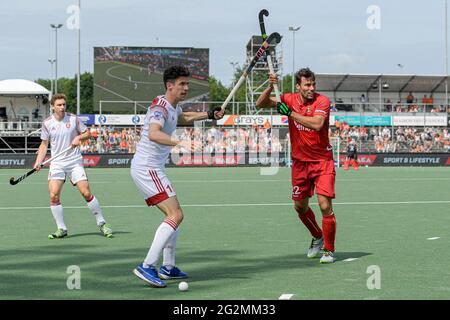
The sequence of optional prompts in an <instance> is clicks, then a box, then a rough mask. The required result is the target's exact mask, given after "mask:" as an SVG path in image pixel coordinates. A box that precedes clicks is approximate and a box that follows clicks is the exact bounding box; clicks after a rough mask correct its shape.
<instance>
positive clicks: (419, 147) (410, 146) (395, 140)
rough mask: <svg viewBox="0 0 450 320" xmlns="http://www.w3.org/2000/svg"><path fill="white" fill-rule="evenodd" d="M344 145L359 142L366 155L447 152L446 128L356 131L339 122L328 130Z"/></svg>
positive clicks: (449, 143)
mask: <svg viewBox="0 0 450 320" xmlns="http://www.w3.org/2000/svg"><path fill="white" fill-rule="evenodd" d="M331 136H332V137H339V138H340V139H341V141H342V142H343V144H344V145H345V144H346V143H348V142H349V141H350V140H352V139H353V140H355V141H360V142H361V143H360V145H361V148H362V150H361V151H370V152H413V153H416V152H450V133H449V131H448V128H446V127H425V128H423V127H396V128H394V129H393V128H392V127H370V128H366V127H357V126H352V127H351V126H349V125H348V124H347V123H345V122H343V123H340V124H339V125H338V127H336V128H334V129H332V131H331Z"/></svg>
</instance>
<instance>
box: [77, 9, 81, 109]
mask: <svg viewBox="0 0 450 320" xmlns="http://www.w3.org/2000/svg"><path fill="white" fill-rule="evenodd" d="M78 17H79V18H78V32H77V33H78V57H77V60H78V69H77V70H78V72H77V115H79V114H80V99H81V97H80V86H81V81H80V65H81V55H80V52H81V41H80V39H81V34H80V30H81V21H80V20H81V0H78Z"/></svg>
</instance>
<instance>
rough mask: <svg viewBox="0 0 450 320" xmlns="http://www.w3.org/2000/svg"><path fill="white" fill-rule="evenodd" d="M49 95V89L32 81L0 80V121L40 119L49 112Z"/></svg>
mask: <svg viewBox="0 0 450 320" xmlns="http://www.w3.org/2000/svg"><path fill="white" fill-rule="evenodd" d="M50 95H51V93H50V91H48V90H47V89H46V88H44V87H43V86H41V85H40V84H37V83H35V82H33V81H29V80H23V79H10V80H2V81H0V121H5V122H27V121H40V120H41V119H43V118H45V117H46V116H47V115H48V114H49V113H50V108H49V107H48V105H49V97H50Z"/></svg>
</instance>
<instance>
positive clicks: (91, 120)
mask: <svg viewBox="0 0 450 320" xmlns="http://www.w3.org/2000/svg"><path fill="white" fill-rule="evenodd" d="M78 118H80V120H81V121H83V123H84V124H85V125H87V126H91V125H93V124H95V114H80V115H78Z"/></svg>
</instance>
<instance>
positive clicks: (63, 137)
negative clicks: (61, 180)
mask: <svg viewBox="0 0 450 320" xmlns="http://www.w3.org/2000/svg"><path fill="white" fill-rule="evenodd" d="M86 129H87V128H86V126H85V125H84V123H83V122H82V121H81V120H80V119H79V118H78V117H77V116H76V115H74V114H71V113H67V112H66V113H65V115H64V119H62V120H61V121H58V120H56V119H55V117H54V116H53V115H51V116H50V117H48V118H47V119H45V120H44V121H43V122H42V131H41V139H42V140H49V142H50V148H51V152H52V156H54V155H55V154H57V153H59V152H61V151H63V150H64V149H66V148H67V147H69V146H70V143H71V142H72V140H73V139H74V138H75V137H76V136H78V135H79V134H81V133H83V132H84V131H86ZM76 163H82V157H81V151H80V148H74V149H70V150H69V151H67V152H66V154H63V155H61V156H60V157H58V158H56V159H55V160H53V161H52V165H58V166H62V167H64V166H69V165H72V164H76Z"/></svg>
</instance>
